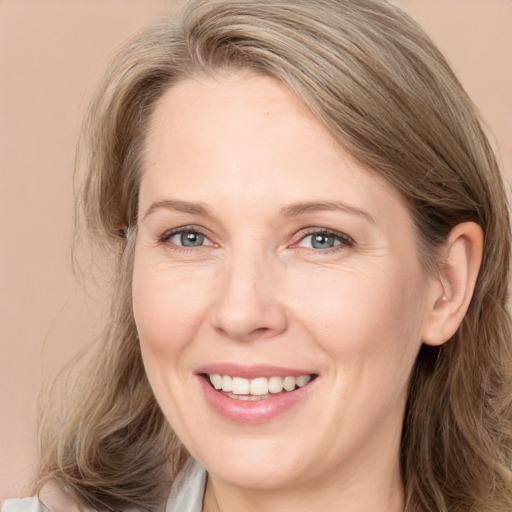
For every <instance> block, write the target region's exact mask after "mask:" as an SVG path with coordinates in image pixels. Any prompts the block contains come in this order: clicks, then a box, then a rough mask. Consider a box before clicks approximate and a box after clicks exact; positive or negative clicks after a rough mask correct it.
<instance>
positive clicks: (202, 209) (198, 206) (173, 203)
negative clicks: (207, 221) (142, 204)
mask: <svg viewBox="0 0 512 512" xmlns="http://www.w3.org/2000/svg"><path fill="white" fill-rule="evenodd" d="M161 209H164V210H175V211H178V212H184V213H192V214H195V215H209V214H210V210H209V208H208V207H207V206H206V205H205V204H204V203H191V202H188V201H177V200H175V199H164V200H162V201H157V202H156V203H152V204H151V206H150V207H149V208H148V209H147V210H146V213H145V214H144V217H143V218H144V219H145V218H146V217H148V216H149V215H151V214H152V213H154V212H156V211H157V210H161Z"/></svg>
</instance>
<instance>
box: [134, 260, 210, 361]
mask: <svg viewBox="0 0 512 512" xmlns="http://www.w3.org/2000/svg"><path fill="white" fill-rule="evenodd" d="M179 276H180V273H179V271H173V272H170V271H166V270H164V269H161V270H159V269H158V268H156V270H155V267H154V265H151V264H147V263H145V262H141V263H140V264H138V262H137V260H136V265H135V269H134V276H133V285H132V296H133V313H134V318H135V323H136V325H137V331H138V333H139V339H140V344H141V348H142V350H143V353H145V354H153V355H154V356H167V357H166V360H175V356H176V354H177V353H179V352H181V351H182V350H184V349H185V348H186V346H187V344H188V343H189V342H190V341H191V340H192V339H193V338H194V335H195V331H196V330H197V329H198V327H199V325H200V323H201V319H202V317H203V314H204V311H205V305H204V303H203V300H204V297H205V294H204V293H202V291H201V290H199V289H198V281H197V280H194V281H192V282H191V281H190V279H185V278H183V279H180V278H179ZM169 356H170V357H171V358H172V359H169Z"/></svg>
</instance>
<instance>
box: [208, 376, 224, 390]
mask: <svg viewBox="0 0 512 512" xmlns="http://www.w3.org/2000/svg"><path fill="white" fill-rule="evenodd" d="M210 382H211V383H212V385H213V387H214V388H215V389H221V388H222V377H221V376H220V375H219V374H218V373H214V374H213V375H210Z"/></svg>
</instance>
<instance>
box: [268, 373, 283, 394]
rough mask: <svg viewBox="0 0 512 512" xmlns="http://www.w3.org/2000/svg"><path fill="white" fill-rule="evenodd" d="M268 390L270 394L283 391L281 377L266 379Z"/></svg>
mask: <svg viewBox="0 0 512 512" xmlns="http://www.w3.org/2000/svg"><path fill="white" fill-rule="evenodd" d="M268 390H269V391H270V392H271V393H281V391H283V379H282V378H281V377H270V379H268Z"/></svg>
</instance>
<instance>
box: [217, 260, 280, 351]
mask: <svg viewBox="0 0 512 512" xmlns="http://www.w3.org/2000/svg"><path fill="white" fill-rule="evenodd" d="M272 267H273V265H272V264H271V263H269V262H268V261H265V260H264V259H263V258H260V259H258V258H257V257H255V256H254V255H252V256H245V257H244V256H240V257H238V258H237V259H236V260H234V259H232V260H231V262H230V263H229V264H227V265H226V267H225V268H224V271H223V272H222V276H221V279H220V287H219V290H218V295H217V297H216V301H215V305H214V307H213V310H212V315H211V321H212V325H213V327H214V329H215V330H216V331H217V332H219V333H220V334H221V335H222V336H225V337H228V338H230V339H232V340H235V341H250V340H254V339H259V338H271V337H274V336H277V335H279V334H281V333H282V332H284V331H285V330H286V329H287V326H288V319H287V314H286V311H285V307H284V304H283V303H282V301H281V300H280V297H279V286H278V281H279V279H278V278H276V272H275V270H273V268H272Z"/></svg>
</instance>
